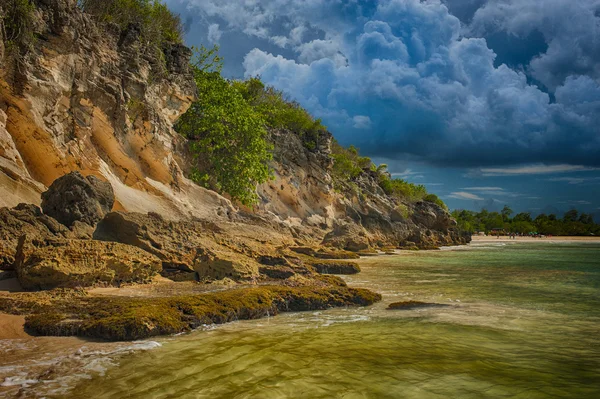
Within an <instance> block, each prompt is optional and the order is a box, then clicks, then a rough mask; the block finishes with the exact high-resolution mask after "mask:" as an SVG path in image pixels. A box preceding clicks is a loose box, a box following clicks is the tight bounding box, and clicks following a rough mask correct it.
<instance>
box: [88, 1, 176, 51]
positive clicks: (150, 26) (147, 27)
mask: <svg viewBox="0 0 600 399" xmlns="http://www.w3.org/2000/svg"><path fill="white" fill-rule="evenodd" d="M78 5H79V7H80V8H81V9H82V10H83V11H84V12H86V13H88V14H90V15H92V16H94V17H95V18H97V19H98V20H100V21H102V22H111V23H115V24H117V25H119V26H120V27H121V29H125V28H127V27H128V26H129V25H130V24H136V25H138V26H139V27H140V28H141V34H142V37H143V38H144V39H145V40H146V41H147V42H148V43H149V44H152V45H154V46H156V47H160V46H161V45H162V44H163V43H164V42H172V43H181V42H182V41H183V39H182V36H183V28H182V24H181V20H180V18H179V16H178V15H176V14H173V13H172V12H171V11H170V10H169V9H168V7H167V6H166V5H165V4H163V3H162V2H161V1H159V0H78Z"/></svg>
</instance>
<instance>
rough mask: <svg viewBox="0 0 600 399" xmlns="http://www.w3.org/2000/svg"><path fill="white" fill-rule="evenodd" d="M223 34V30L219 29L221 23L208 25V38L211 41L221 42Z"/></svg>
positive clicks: (214, 42)
mask: <svg viewBox="0 0 600 399" xmlns="http://www.w3.org/2000/svg"><path fill="white" fill-rule="evenodd" d="M222 35H223V32H221V30H220V29H219V24H211V25H209V26H208V40H210V42H211V43H213V44H216V43H219V40H221V36H222Z"/></svg>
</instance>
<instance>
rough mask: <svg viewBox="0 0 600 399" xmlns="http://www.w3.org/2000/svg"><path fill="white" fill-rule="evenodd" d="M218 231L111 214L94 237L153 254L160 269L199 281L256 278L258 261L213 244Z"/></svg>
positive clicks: (207, 225) (204, 225) (197, 224)
mask: <svg viewBox="0 0 600 399" xmlns="http://www.w3.org/2000/svg"><path fill="white" fill-rule="evenodd" d="M218 230H219V228H218V227H217V226H215V225H214V224H211V223H204V222H201V221H168V220H165V219H163V218H162V217H161V216H160V215H158V214H154V213H150V214H147V215H143V214H139V213H126V212H111V213H109V214H108V215H106V217H105V218H104V219H103V220H102V221H101V222H100V223H98V226H97V227H96V231H95V232H94V238H95V239H98V240H105V241H115V242H121V243H124V244H129V245H133V246H136V247H138V248H141V249H143V250H144V251H147V252H149V253H152V254H154V255H156V256H157V257H158V258H160V259H161V261H162V265H163V268H164V269H165V270H166V269H174V270H181V271H183V272H188V273H189V272H197V273H198V275H199V278H201V279H217V280H218V279H222V278H224V277H229V278H232V279H236V280H244V279H248V278H252V277H256V276H257V275H258V262H257V261H256V260H254V259H252V258H251V257H249V256H246V255H244V254H242V253H240V252H242V248H239V249H237V248H236V250H232V249H230V248H228V247H226V246H224V245H221V244H219V243H217V242H215V238H214V233H215V232H218Z"/></svg>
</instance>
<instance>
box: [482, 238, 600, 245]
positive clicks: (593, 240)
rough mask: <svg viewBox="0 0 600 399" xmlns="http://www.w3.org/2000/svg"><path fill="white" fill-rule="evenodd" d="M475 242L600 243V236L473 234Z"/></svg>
mask: <svg viewBox="0 0 600 399" xmlns="http://www.w3.org/2000/svg"><path fill="white" fill-rule="evenodd" d="M472 242H473V243H485V242H526V243H534V242H540V243H543V242H555V243H569V242H581V243H584V242H585V243H599V244H600V237H565V236H556V237H544V238H534V237H516V238H514V239H512V238H510V237H508V236H500V237H499V238H498V237H496V236H473V241H472Z"/></svg>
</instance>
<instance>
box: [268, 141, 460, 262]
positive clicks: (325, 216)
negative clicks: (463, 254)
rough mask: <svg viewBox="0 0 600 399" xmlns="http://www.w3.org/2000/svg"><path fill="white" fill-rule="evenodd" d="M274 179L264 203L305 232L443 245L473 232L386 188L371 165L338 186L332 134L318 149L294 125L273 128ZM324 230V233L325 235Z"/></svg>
mask: <svg viewBox="0 0 600 399" xmlns="http://www.w3.org/2000/svg"><path fill="white" fill-rule="evenodd" d="M271 140H272V141H273V143H274V145H275V151H274V161H273V163H272V166H273V170H274V177H275V178H274V179H273V180H272V181H269V182H268V183H266V184H264V185H262V186H261V187H259V194H260V197H261V199H262V203H261V206H260V207H261V209H262V210H264V211H266V212H269V213H271V214H274V215H276V216H277V217H278V218H280V219H282V220H284V221H285V223H286V224H288V225H289V226H290V227H291V229H292V230H293V231H294V232H295V233H296V234H297V235H299V236H302V233H305V234H306V235H311V236H320V237H323V241H322V243H323V244H325V245H329V246H334V247H339V248H343V249H348V250H354V251H356V250H358V251H360V250H366V249H368V248H373V247H398V246H402V247H414V246H419V247H422V248H430V247H439V246H442V245H455V244H464V243H466V242H468V241H469V238H468V237H467V236H465V235H463V234H462V233H460V232H459V231H458V230H457V228H456V221H455V220H454V219H452V218H451V216H450V214H449V213H448V212H447V211H445V210H444V209H442V208H441V207H439V206H438V205H436V204H434V203H431V202H426V201H422V202H417V203H411V202H408V201H406V202H404V201H401V200H399V199H396V198H393V197H390V196H388V195H386V194H385V192H384V191H383V190H382V188H381V187H380V186H379V184H378V182H377V174H376V173H374V172H370V171H368V170H365V171H363V173H362V175H361V176H359V177H358V179H357V180H356V181H355V182H353V184H352V185H351V184H349V182H347V183H338V185H337V187H335V188H334V183H333V179H332V178H331V171H332V167H333V159H332V157H331V142H332V137H331V135H326V136H324V137H322V138H321V142H320V143H318V145H317V147H316V148H315V149H308V148H306V147H305V146H304V145H303V143H302V141H301V139H300V138H299V137H298V136H297V135H296V134H294V133H292V132H288V131H275V132H272V133H271ZM319 233H321V234H324V236H323V235H320V234H319Z"/></svg>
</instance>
